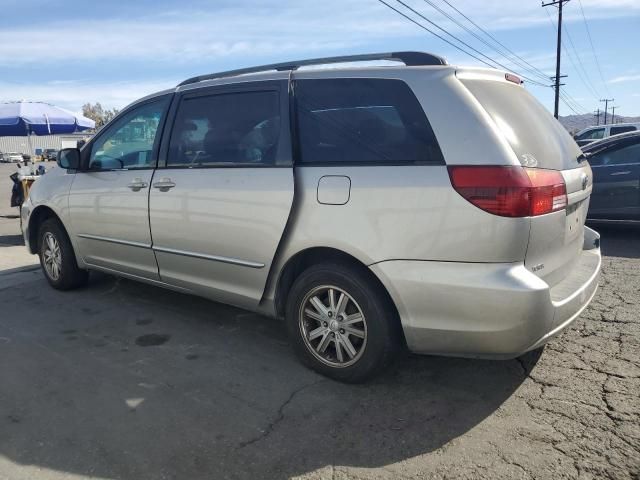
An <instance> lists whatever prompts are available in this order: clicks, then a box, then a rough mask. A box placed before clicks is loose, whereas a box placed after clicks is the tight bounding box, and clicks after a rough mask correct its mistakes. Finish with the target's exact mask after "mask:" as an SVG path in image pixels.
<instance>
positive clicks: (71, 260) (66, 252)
mask: <svg viewBox="0 0 640 480" xmlns="http://www.w3.org/2000/svg"><path fill="white" fill-rule="evenodd" d="M38 256H39V257H40V266H41V267H42V271H43V272H44V276H45V278H46V279H47V281H48V282H49V285H51V286H52V287H53V288H55V289H57V290H72V289H74V288H78V287H82V286H84V285H86V284H87V281H88V279H89V272H87V271H86V270H81V269H80V268H78V264H77V262H76V256H75V253H74V251H73V247H72V246H71V241H70V240H69V236H68V235H67V232H66V231H65V229H64V227H63V226H62V224H61V223H60V222H59V221H58V220H57V219H55V218H49V219H48V220H45V221H44V222H43V223H42V225H41V226H40V230H39V232H38Z"/></svg>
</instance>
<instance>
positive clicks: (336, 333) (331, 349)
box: [298, 285, 367, 368]
mask: <svg viewBox="0 0 640 480" xmlns="http://www.w3.org/2000/svg"><path fill="white" fill-rule="evenodd" d="M300 305H301V306H300V311H299V315H298V317H299V324H300V332H301V334H302V338H303V340H304V343H305V345H306V347H307V348H308V349H309V351H310V352H311V353H312V354H313V355H314V356H315V357H316V358H317V359H318V360H320V361H321V362H322V363H325V364H327V365H329V366H332V367H338V368H340V367H348V366H349V365H353V364H354V363H355V362H357V361H358V360H359V359H360V357H361V356H362V354H363V352H364V350H365V347H366V345H367V322H366V319H365V316H364V313H363V312H362V309H361V308H360V306H359V305H358V303H357V302H356V301H355V300H354V299H353V297H352V296H351V295H349V293H347V292H346V291H345V290H343V289H341V288H339V287H335V286H332V285H322V286H319V287H316V288H314V289H312V290H311V291H310V292H309V293H307V295H306V296H305V297H304V300H303V301H302V303H301V304H300Z"/></svg>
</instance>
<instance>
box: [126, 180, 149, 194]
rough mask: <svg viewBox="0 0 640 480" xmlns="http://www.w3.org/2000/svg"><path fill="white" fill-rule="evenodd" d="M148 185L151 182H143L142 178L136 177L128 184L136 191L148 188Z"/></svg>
mask: <svg viewBox="0 0 640 480" xmlns="http://www.w3.org/2000/svg"><path fill="white" fill-rule="evenodd" d="M148 186H149V184H148V183H146V182H143V181H142V179H141V178H134V179H133V181H132V182H131V183H130V184H129V185H127V187H129V188H130V189H131V190H133V191H134V192H138V191H140V190H142V189H143V188H147V187H148Z"/></svg>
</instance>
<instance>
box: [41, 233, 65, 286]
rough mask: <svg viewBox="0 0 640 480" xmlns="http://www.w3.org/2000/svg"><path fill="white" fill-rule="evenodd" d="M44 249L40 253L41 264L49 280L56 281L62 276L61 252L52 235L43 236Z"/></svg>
mask: <svg viewBox="0 0 640 480" xmlns="http://www.w3.org/2000/svg"><path fill="white" fill-rule="evenodd" d="M43 240H44V249H43V251H42V263H43V264H44V269H45V270H46V272H47V275H48V276H49V278H51V280H54V281H55V280H58V279H59V278H60V275H62V251H61V250H60V244H59V243H58V240H57V239H56V237H54V236H53V234H52V233H49V232H47V233H46V234H45V235H44V239H43Z"/></svg>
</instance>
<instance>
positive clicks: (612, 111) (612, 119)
mask: <svg viewBox="0 0 640 480" xmlns="http://www.w3.org/2000/svg"><path fill="white" fill-rule="evenodd" d="M615 118H616V106H615V105H613V106H612V107H611V123H616V120H615Z"/></svg>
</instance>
